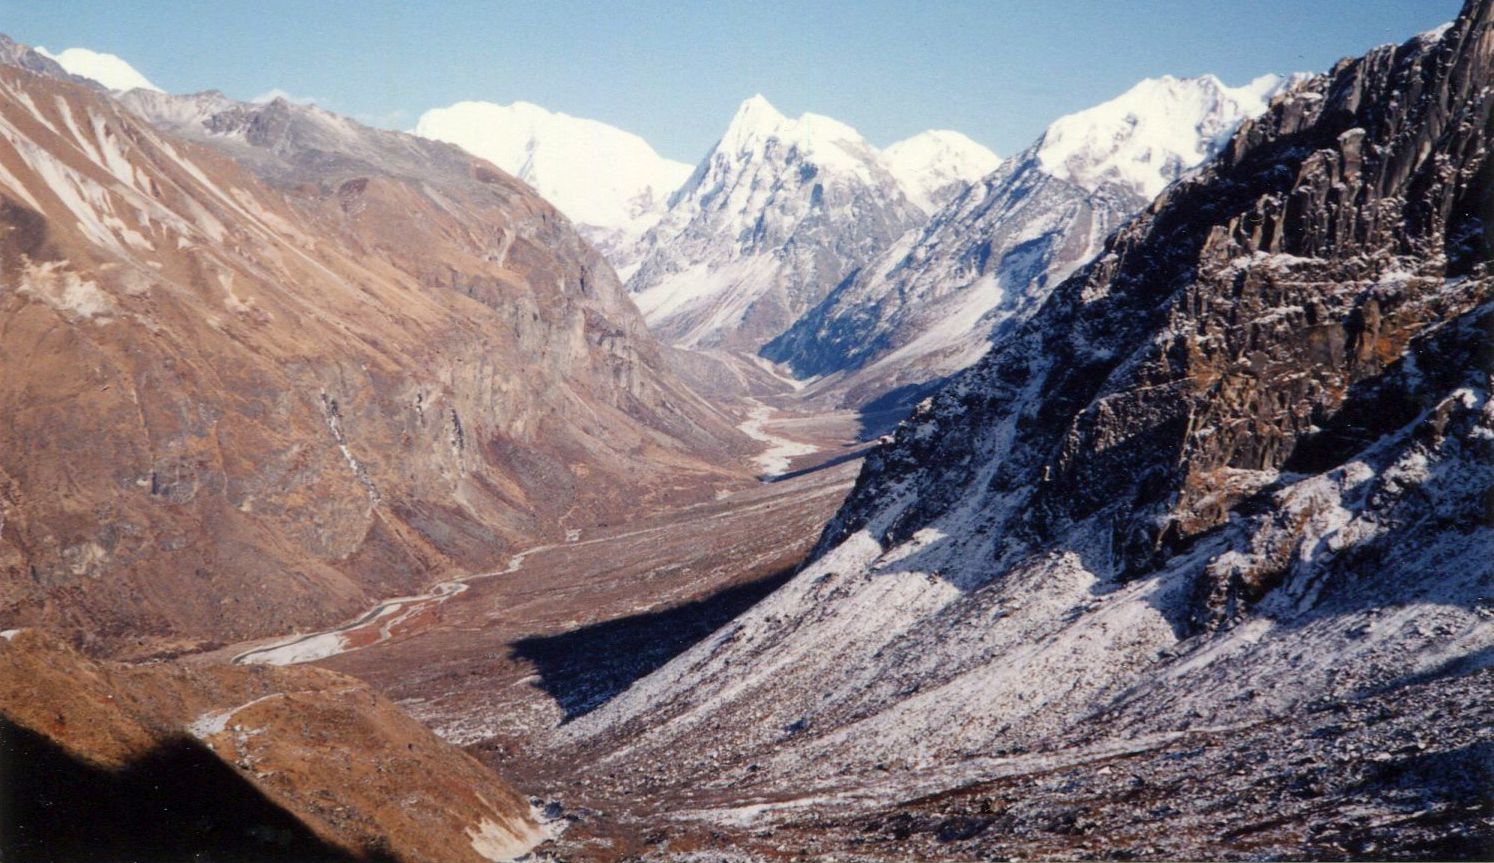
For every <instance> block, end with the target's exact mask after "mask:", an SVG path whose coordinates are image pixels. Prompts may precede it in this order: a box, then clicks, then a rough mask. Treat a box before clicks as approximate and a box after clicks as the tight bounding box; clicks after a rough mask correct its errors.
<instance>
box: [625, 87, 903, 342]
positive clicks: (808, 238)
mask: <svg viewBox="0 0 1494 863" xmlns="http://www.w3.org/2000/svg"><path fill="white" fill-rule="evenodd" d="M924 216H925V214H924V213H922V212H920V211H919V210H918V208H917V207H916V206H915V205H913V204H912V203H911V202H909V200H908V198H907V195H906V194H905V193H904V191H903V189H902V186H901V184H900V183H899V182H898V180H897V179H896V178H895V177H894V176H893V175H892V172H891V171H890V170H889V169H888V168H887V166H885V165H884V164H883V162H882V157H881V154H880V153H879V152H878V151H877V150H876V148H874V147H872V146H871V145H870V144H868V143H866V141H865V139H863V138H862V137H861V134H860V133H858V132H857V131H856V130H855V129H853V128H851V127H850V126H848V125H846V124H845V123H842V122H840V121H838V120H834V119H831V118H830V117H826V116H823V115H820V114H803V115H801V116H799V117H798V118H789V117H787V116H785V115H784V114H783V113H781V112H780V111H778V109H776V108H774V107H773V105H772V104H771V103H770V102H768V100H767V99H765V98H764V97H762V96H761V95H757V96H753V97H752V98H750V99H747V100H746V101H744V102H743V103H742V104H741V105H740V106H739V107H738V108H737V110H736V112H735V113H734V114H733V115H732V118H731V122H730V123H729V124H728V126H727V128H726V131H725V133H724V134H722V136H721V138H720V140H719V141H718V142H717V143H716V145H715V146H714V147H713V148H711V151H710V152H709V153H708V154H706V157H705V158H704V159H703V160H702V161H701V163H700V166H699V167H697V168H696V169H695V172H694V174H693V175H692V176H691V177H690V179H689V181H688V182H687V183H685V185H684V186H683V187H681V188H680V190H679V191H678V192H677V193H676V194H675V196H674V198H673V199H672V200H671V202H670V208H669V212H668V214H667V215H666V216H665V217H664V218H663V220H662V221H660V222H659V224H658V225H657V226H656V227H655V228H654V229H652V230H651V231H650V232H649V233H648V234H647V235H646V236H645V237H644V239H643V240H642V242H641V243H640V244H639V249H640V253H639V256H638V260H639V265H638V269H637V270H636V271H635V272H634V273H633V275H632V277H631V278H630V279H629V282H628V287H629V290H631V291H632V292H633V296H634V299H635V301H636V302H637V303H638V306H639V308H640V309H641V310H642V311H643V313H644V315H645V316H646V317H647V318H648V320H649V323H650V324H652V325H653V326H654V327H655V328H656V331H657V332H659V333H662V334H663V335H664V336H665V337H666V338H668V339H671V340H673V341H674V342H675V343H676V344H678V345H681V346H684V347H730V348H746V349H750V350H756V349H757V348H758V347H759V346H760V345H761V344H762V343H763V342H765V341H767V340H768V339H769V338H771V337H773V336H775V335H777V334H778V333H779V332H781V331H782V330H783V329H784V328H785V327H787V326H788V325H789V324H790V323H792V321H793V319H794V318H795V317H797V316H798V315H800V314H802V313H803V312H804V311H805V310H806V309H807V308H809V307H810V306H811V305H813V304H814V303H817V302H819V300H820V299H822V298H823V297H824V295H825V293H826V292H827V291H828V290H829V289H830V288H831V287H833V286H834V285H836V284H838V283H839V282H840V281H841V280H843V279H844V278H845V276H846V274H847V273H848V272H850V271H851V270H854V269H855V268H857V267H858V266H860V265H861V264H862V263H864V262H865V261H866V260H868V259H870V258H871V256H872V255H874V254H876V253H877V252H878V251H880V250H881V249H882V248H885V247H886V246H887V245H888V244H889V243H891V242H892V241H893V240H895V239H896V238H897V237H898V236H899V235H901V234H902V233H903V232H904V231H907V230H908V229H910V228H912V227H914V226H915V225H917V224H919V223H920V222H921V221H922V220H923V218H924Z"/></svg>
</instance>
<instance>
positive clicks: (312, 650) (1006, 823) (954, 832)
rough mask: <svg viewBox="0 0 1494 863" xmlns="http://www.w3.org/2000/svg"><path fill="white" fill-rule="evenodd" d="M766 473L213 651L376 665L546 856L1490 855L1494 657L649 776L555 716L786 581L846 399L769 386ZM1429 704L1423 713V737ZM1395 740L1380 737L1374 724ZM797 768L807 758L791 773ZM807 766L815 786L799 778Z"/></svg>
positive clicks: (604, 692)
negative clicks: (1198, 714) (1292, 702)
mask: <svg viewBox="0 0 1494 863" xmlns="http://www.w3.org/2000/svg"><path fill="white" fill-rule="evenodd" d="M747 422H748V423H750V424H751V425H752V426H753V429H752V430H753V431H754V432H756V435H755V436H758V437H760V439H762V440H763V441H764V443H765V449H766V450H767V454H768V455H771V456H772V457H774V458H775V461H774V463H773V464H771V465H769V464H767V463H766V460H764V462H763V463H762V464H763V466H764V468H765V470H764V474H765V476H767V477H769V478H770V479H769V480H767V481H764V482H761V483H759V484H757V485H755V486H753V487H750V488H747V489H744V490H742V491H739V492H736V493H733V494H731V495H727V496H723V497H721V498H720V499H718V500H715V501H712V502H709V503H704V504H698V505H695V506H691V507H687V508H684V509H681V510H678V511H675V512H672V513H666V514H663V515H659V516H653V517H648V518H643V519H640V520H638V521H635V522H630V523H627V524H620V525H613V526H607V527H601V528H597V529H593V530H588V531H584V532H576V533H572V534H571V535H570V536H569V537H568V538H567V541H565V542H561V543H557V544H553V545H547V546H541V547H537V548H534V549H530V550H528V551H525V552H523V553H520V554H517V555H515V556H514V557H513V558H512V559H510V560H509V561H508V562H507V565H506V567H505V568H504V569H502V570H500V571H498V572H494V573H490V574H484V575H480V576H477V577H474V578H470V579H467V580H465V581H463V582H451V583H447V584H445V585H440V586H438V587H437V588H436V589H434V590H432V591H430V592H429V593H427V594H424V595H421V596H417V597H404V598H399V599H394V600H388V601H386V602H384V603H381V604H380V605H379V606H378V607H376V608H374V609H371V610H370V611H369V612H367V613H366V614H364V615H363V616H361V617H360V618H358V619H357V620H355V621H353V622H351V623H349V624H345V625H343V626H341V627H337V628H335V629H333V630H329V631H327V632H323V633H313V634H310V635H305V636H299V637H296V638H293V639H286V640H281V641H277V642H271V643H258V644H255V645H240V646H239V647H237V648H234V649H231V650H225V651H220V652H218V653H217V654H216V656H215V660H216V661H226V660H228V659H230V658H234V657H236V658H238V659H239V660H240V661H256V660H257V661H275V662H284V661H289V662H300V661H307V660H312V661H316V662H317V663H318V664H320V665H324V666H326V667H329V668H333V669H336V670H339V671H344V672H347V673H350V674H353V675H356V676H358V677H360V678H362V679H364V680H367V681H369V682H370V683H371V684H372V685H374V686H375V687H376V688H378V689H380V690H381V691H382V692H383V693H384V694H385V695H387V696H389V697H390V698H392V699H394V700H396V701H397V702H398V703H399V704H400V705H401V706H402V707H403V708H404V709H406V710H407V711H409V712H410V713H412V714H413V715H414V716H416V717H417V718H418V719H420V720H421V721H423V722H424V723H425V724H427V725H428V726H429V727H430V728H432V729H433V730H435V731H436V732H437V734H439V735H440V736H442V737H444V738H445V739H447V740H448V741H451V742H453V743H456V744H458V745H461V746H465V747H467V749H468V750H469V751H470V752H472V753H473V754H475V755H477V756H478V757H479V758H481V759H482V760H484V761H485V762H487V763H488V764H490V765H491V766H492V767H494V768H495V769H496V770H497V771H499V772H500V773H501V774H502V775H504V776H506V777H508V778H510V779H511V780H512V781H513V782H514V784H515V785H516V786H517V787H519V788H520V789H523V790H524V791H525V792H526V793H529V794H531V795H534V796H535V797H536V798H538V799H539V800H540V801H542V807H541V808H547V809H548V812H549V814H550V815H551V817H553V818H554V819H556V820H555V821H554V822H553V823H552V825H551V829H552V831H555V832H557V833H558V834H559V835H558V836H557V838H555V839H554V840H552V841H551V842H550V843H548V844H546V845H544V846H542V847H541V849H540V850H539V855H540V856H541V858H545V859H554V860H567V861H579V860H590V861H621V860H632V859H657V860H705V859H710V860H718V859H741V860H777V859H803V858H805V857H808V858H811V859H825V858H828V857H831V856H833V857H835V858H836V859H841V860H866V861H873V860H876V861H882V860H908V859H924V860H972V861H973V860H990V859H1012V858H1033V857H1036V858H1042V859H1093V858H1100V859H1136V858H1146V859H1158V858H1206V857H1207V858H1211V859H1215V858H1220V857H1221V856H1222V857H1225V858H1279V857H1282V856H1287V857H1302V856H1310V857H1313V858H1315V859H1355V858H1365V857H1374V858H1385V859H1399V858H1405V859H1427V858H1428V857H1435V858H1458V859H1468V858H1478V857H1480V856H1488V853H1490V852H1494V804H1491V798H1490V796H1489V794H1488V793H1487V790H1488V788H1490V787H1494V775H1491V774H1490V773H1489V766H1490V765H1491V764H1494V753H1491V751H1490V749H1489V746H1490V732H1489V730H1488V728H1487V727H1485V725H1484V723H1483V722H1482V720H1481V717H1482V716H1483V715H1484V713H1485V712H1486V710H1485V708H1484V705H1486V704H1488V703H1490V702H1491V700H1494V669H1484V670H1473V669H1467V670H1464V671H1457V670H1453V671H1452V672H1451V673H1449V674H1448V675H1446V676H1443V677H1438V678H1434V679H1429V680H1426V681H1421V682H1417V683H1413V684H1412V685H1408V686H1406V687H1401V688H1398V689H1396V690H1394V691H1392V692H1388V693H1385V692H1365V693H1363V694H1362V696H1361V697H1359V698H1356V699H1354V700H1351V701H1349V702H1345V703H1332V704H1324V705H1322V706H1321V707H1320V708H1317V709H1314V710H1311V711H1308V712H1305V713H1302V714H1300V715H1296V716H1293V717H1288V718H1286V719H1284V720H1283V721H1269V722H1262V723H1258V724H1247V725H1240V726H1232V727H1228V728H1190V729H1188V730H1186V731H1179V732H1176V733H1162V734H1153V735H1149V736H1138V737H1127V736H1124V735H1121V736H1116V735H1113V734H1110V733H1107V732H1106V730H1105V729H1104V728H1103V727H1101V726H1098V725H1097V726H1096V727H1095V729H1094V730H1093V731H1092V732H1091V733H1090V734H1089V735H1087V736H1084V735H1081V738H1080V739H1074V740H1066V741H1065V742H1064V744H1063V746H1062V748H1058V749H1053V750H1040V751H1032V752H1019V753H1013V754H1010V755H1003V756H992V757H988V758H980V759H974V760H971V761H969V762H968V763H963V764H944V765H941V766H939V767H937V768H934V769H931V770H928V771H924V772H915V773H914V774H906V773H898V774H895V775H894V774H887V775H886V777H885V779H884V780H878V779H877V778H876V777H875V776H873V777H872V778H870V779H867V778H866V777H862V778H860V779H858V780H856V783H855V784H854V785H853V786H847V787H844V788H832V789H830V790H828V791H827V790H825V789H824V788H823V786H822V787H819V788H817V789H816V790H815V791H813V792H812V793H810V792H808V791H806V794H807V795H808V796H801V797H797V798H796V797H794V796H793V795H792V793H783V794H778V795H776V796H773V797H771V798H763V797H755V796H750V795H747V794H746V792H742V793H737V792H734V791H733V790H731V789H727V790H719V789H718V790H716V791H710V792H695V791H689V790H682V789H684V788H686V786H684V785H681V784H680V783H662V784H657V787H655V785H656V784H651V782H650V781H649V779H648V776H649V775H651V774H650V771H654V772H658V771H664V772H668V770H669V766H668V765H659V764H634V763H631V762H628V761H626V760H624V761H622V762H617V761H611V762H609V763H607V764H599V763H596V761H595V759H594V758H593V757H592V756H591V754H589V752H588V750H587V749H586V748H585V747H582V748H580V749H577V748H574V747H571V746H568V745H566V744H564V743H562V742H561V741H560V739H559V735H557V733H556V732H557V731H558V730H560V729H563V728H564V727H565V725H566V723H568V722H570V721H572V720H573V719H576V718H577V717H580V716H584V715H585V714H587V713H589V712H590V711H592V710H594V709H596V708H597V707H599V706H601V705H603V704H605V703H606V702H608V701H609V700H610V699H612V698H613V697H615V696H617V695H618V694H620V693H621V692H623V691H624V690H625V689H626V688H627V687H628V686H629V685H630V684H632V683H633V682H634V681H636V680H638V679H640V678H641V677H643V676H644V675H646V674H648V673H649V672H650V671H652V670H654V669H656V668H658V667H660V666H661V665H663V664H664V663H666V662H667V661H669V660H670V659H671V658H673V657H674V656H677V655H678V654H680V653H681V652H683V651H684V650H686V649H688V648H689V647H690V646H692V645H694V644H695V643H697V642H698V641H700V640H701V639H702V638H704V637H705V636H707V635H708V634H709V633H711V632H712V631H714V630H715V629H717V628H718V627H720V626H721V625H723V624H725V623H727V622H728V621H729V620H731V619H732V618H733V617H735V616H736V615H738V614H739V613H741V612H742V611H744V610H746V609H747V608H749V607H750V606H751V605H753V604H754V603H756V602H757V601H758V600H759V599H761V598H762V597H764V596H766V595H767V594H768V593H769V592H771V591H772V590H774V589H775V588H776V587H778V586H779V585H781V584H783V583H784V582H785V581H786V580H787V579H788V577H789V576H790V574H791V573H792V572H793V570H794V568H795V566H796V565H797V564H798V563H799V562H800V561H801V560H802V559H803V557H804V556H805V555H806V554H807V553H808V551H809V550H810V548H811V547H812V546H813V544H814V542H815V541H816V539H817V538H818V535H819V531H820V529H821V528H822V526H823V525H824V524H825V522H826V520H827V519H828V518H829V517H830V515H831V514H832V513H833V512H834V511H835V509H836V508H837V506H838V505H839V504H840V502H841V500H842V499H843V498H844V496H845V495H846V493H847V492H848V491H849V489H850V487H851V484H852V483H853V481H854V480H855V477H856V474H857V471H858V470H859V467H860V457H861V455H862V454H864V452H865V449H866V447H867V444H865V443H858V442H856V440H855V439H856V437H857V434H858V425H857V423H856V421H855V419H854V418H853V417H850V416H829V417H827V416H823V415H820V416H815V415H795V414H793V413H791V412H782V411H779V410H775V409H771V408H767V407H764V406H759V407H758V409H757V410H755V411H753V413H752V414H751V416H750V417H749V418H748V420H747ZM1433 721H1435V725H1436V727H1437V729H1438V730H1437V733H1436V734H1431V733H1429V730H1428V729H1429V725H1428V723H1429V722H1433ZM1386 741H1391V742H1393V744H1394V745H1393V746H1388V745H1387V744H1386ZM806 779H809V777H806ZM806 784H812V783H808V782H807V783H806Z"/></svg>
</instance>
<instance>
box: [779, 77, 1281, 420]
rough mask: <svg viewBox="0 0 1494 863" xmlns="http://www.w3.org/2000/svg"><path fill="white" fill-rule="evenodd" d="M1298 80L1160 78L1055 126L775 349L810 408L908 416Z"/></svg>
mask: <svg viewBox="0 0 1494 863" xmlns="http://www.w3.org/2000/svg"><path fill="white" fill-rule="evenodd" d="M1299 80H1300V76H1294V77H1292V78H1281V77H1278V76H1275V75H1266V76H1262V77H1260V78H1258V79H1256V80H1254V81H1252V82H1250V83H1249V84H1248V85H1245V86H1243V87H1228V86H1225V85H1224V84H1223V83H1222V82H1220V81H1219V79H1218V78H1215V77H1213V76H1212V75H1205V76H1202V77H1199V78H1189V79H1176V78H1172V77H1164V78H1158V79H1149V80H1146V81H1142V82H1140V83H1138V84H1137V85H1136V86H1134V87H1132V88H1131V89H1130V90H1128V91H1126V92H1125V93H1123V94H1121V95H1120V96H1118V97H1116V98H1114V99H1112V100H1110V101H1108V102H1105V103H1103V104H1100V105H1096V106H1094V107H1092V108H1089V109H1086V110H1083V111H1080V112H1078V113H1075V114H1070V115H1068V116H1066V117H1063V118H1060V119H1059V120H1057V121H1056V122H1054V123H1053V124H1052V125H1051V126H1049V127H1048V129H1047V130H1046V131H1045V132H1044V133H1043V135H1042V136H1041V137H1040V138H1039V139H1038V140H1037V141H1036V142H1034V143H1033V144H1032V146H1030V147H1028V148H1027V149H1026V150H1024V151H1023V152H1021V153H1019V154H1017V155H1015V156H1013V157H1012V158H1010V159H1008V160H1006V161H1005V162H1004V163H1002V164H1001V166H1000V167H999V168H998V169H997V170H995V171H994V172H992V173H991V174H990V175H988V176H986V177H984V178H983V179H981V180H980V181H979V182H978V183H976V184H975V185H974V186H973V188H971V189H970V190H969V191H968V192H967V193H964V194H962V195H960V196H958V197H956V198H954V199H953V200H952V201H950V202H949V203H948V204H947V205H946V206H945V207H944V208H943V209H941V210H939V211H938V212H936V213H934V215H933V216H932V217H931V218H930V219H929V221H928V223H927V224H925V225H922V226H920V227H918V228H915V229H913V230H911V231H909V232H908V233H907V234H906V235H904V236H903V237H902V238H900V239H899V240H898V241H897V242H895V243H893V244H891V245H890V246H889V247H888V248H887V249H886V250H884V251H883V252H882V253H880V254H879V255H878V256H877V257H876V258H875V259H873V260H872V261H871V262H870V263H868V264H867V265H866V266H865V267H864V268H862V269H861V270H860V271H859V272H858V273H857V274H856V275H855V276H854V278H851V279H848V280H846V281H845V282H844V283H842V284H840V285H839V286H838V287H837V288H836V289H835V290H834V291H833V292H832V293H831V294H830V295H829V296H827V297H826V298H825V300H824V301H823V302H822V303H820V304H819V305H818V306H816V307H815V308H814V309H812V310H811V311H809V312H808V313H807V314H805V315H804V316H803V317H802V318H800V319H799V320H798V321H796V322H795V323H794V325H793V327H792V328H790V329H789V330H788V331H787V332H786V333H784V334H783V335H782V336H781V337H779V338H777V339H775V340H774V341H773V342H771V343H769V344H768V345H767V346H766V348H765V349H764V351H763V354H764V356H766V357H768V358H769V359H772V360H774V361H777V362H782V363H786V364H787V365H788V366H789V367H790V368H791V369H793V371H794V372H795V373H796V374H798V375H799V376H801V377H803V378H818V379H819V380H816V381H815V384H814V386H812V387H811V388H810V391H809V393H808V395H809V396H810V397H814V398H819V399H821V400H824V401H827V402H830V403H832V404H839V405H844V406H857V405H862V404H866V403H868V402H871V401H874V400H875V399H877V398H878V397H879V396H884V395H886V394H888V393H895V394H897V395H900V397H901V400H902V401H903V402H904V403H905V404H911V403H913V402H915V401H917V400H918V398H921V394H922V393H924V392H926V391H927V389H928V387H929V386H931V385H933V384H936V383H937V382H938V381H939V380H941V379H942V378H944V377H946V376H948V375H950V374H952V373H954V372H956V371H958V370H960V369H962V368H964V367H966V366H968V365H970V364H971V363H973V362H974V361H976V360H977V359H979V358H980V357H981V356H982V355H984V354H985V352H986V350H987V349H988V348H989V347H990V343H991V340H992V339H993V338H995V337H998V336H999V335H1000V334H1001V332H1003V330H1004V328H1005V327H1007V326H1010V325H1012V324H1014V323H1016V322H1018V321H1020V320H1021V319H1022V318H1023V317H1024V316H1026V315H1027V314H1030V313H1031V312H1033V311H1034V310H1036V309H1037V307H1038V306H1039V305H1040V304H1041V303H1042V301H1043V299H1044V298H1046V297H1047V296H1048V293H1049V292H1050V291H1051V290H1052V289H1053V287H1054V286H1055V285H1057V284H1058V283H1059V282H1060V281H1062V280H1063V279H1064V277H1066V276H1067V275H1068V274H1069V273H1071V272H1073V271H1074V269H1075V268H1077V267H1078V266H1080V265H1081V264H1083V263H1085V262H1087V261H1088V260H1089V259H1090V258H1092V257H1093V256H1094V255H1095V253H1096V252H1097V251H1098V250H1099V248H1100V245H1101V243H1103V242H1104V240H1105V238H1106V237H1107V236H1109V234H1110V233H1111V232H1112V231H1113V230H1115V228H1116V227H1118V226H1119V225H1120V224H1121V223H1122V222H1123V221H1124V220H1126V219H1128V218H1129V217H1131V216H1132V215H1134V214H1135V213H1136V212H1138V211H1140V210H1141V208H1142V207H1144V206H1146V204H1147V203H1148V202H1149V201H1151V200H1152V198H1154V197H1156V195H1157V194H1158V193H1159V192H1161V191H1162V190H1163V189H1164V188H1165V187H1166V186H1167V185H1168V184H1169V183H1172V182H1174V181H1175V180H1177V179H1178V178H1179V177H1181V176H1183V175H1184V174H1185V173H1186V172H1187V171H1190V170H1192V169H1194V168H1196V167H1197V166H1198V165H1200V164H1202V163H1203V162H1204V161H1205V160H1206V159H1208V158H1209V157H1210V156H1212V155H1213V154H1214V153H1216V152H1218V150H1219V149H1220V147H1222V146H1223V145H1224V144H1225V143H1226V142H1227V141H1228V139H1229V136H1230V134H1231V133H1232V132H1233V131H1234V129H1235V128H1236V127H1237V126H1238V125H1239V124H1240V123H1241V122H1242V121H1243V120H1245V119H1247V118H1250V117H1254V116H1257V115H1259V114H1260V113H1261V112H1263V111H1264V110H1265V109H1266V104H1267V102H1268V101H1269V99H1270V98H1271V97H1272V96H1273V95H1275V94H1276V93H1278V92H1281V91H1282V90H1284V89H1287V88H1288V87H1290V86H1291V85H1292V84H1293V83H1294V82H1296V81H1299Z"/></svg>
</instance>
